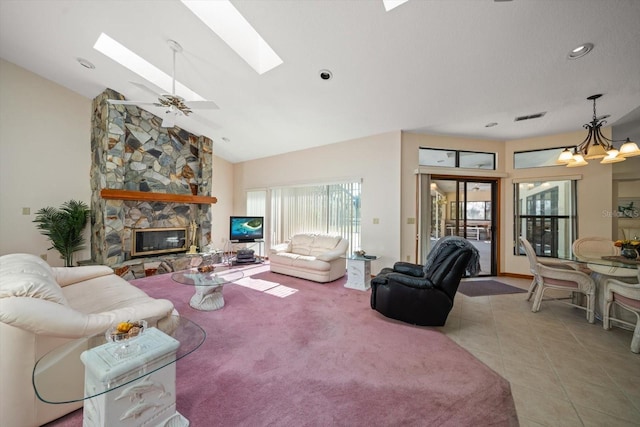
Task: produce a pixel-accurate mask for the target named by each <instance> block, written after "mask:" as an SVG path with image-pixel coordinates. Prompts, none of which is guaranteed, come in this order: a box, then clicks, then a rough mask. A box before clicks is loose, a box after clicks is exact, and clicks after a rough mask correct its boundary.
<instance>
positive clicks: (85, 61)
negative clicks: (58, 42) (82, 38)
mask: <svg viewBox="0 0 640 427" xmlns="http://www.w3.org/2000/svg"><path fill="white" fill-rule="evenodd" d="M76 61H78V63H79V64H80V65H82V66H83V67H84V68H88V69H90V70H93V69H95V68H96V66H95V65H93V64H92V63H91V62H90V61H89V60H88V59H84V58H76Z"/></svg>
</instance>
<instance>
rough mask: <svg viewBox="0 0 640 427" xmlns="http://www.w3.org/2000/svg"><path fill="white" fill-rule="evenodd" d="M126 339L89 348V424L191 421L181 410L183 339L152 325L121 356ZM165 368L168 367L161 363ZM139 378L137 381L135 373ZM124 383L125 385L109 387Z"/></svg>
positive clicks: (180, 423) (86, 409)
mask: <svg viewBox="0 0 640 427" xmlns="http://www.w3.org/2000/svg"><path fill="white" fill-rule="evenodd" d="M122 345H123V342H112V343H107V344H103V345H101V346H98V347H95V348H92V349H90V350H87V351H84V352H83V353H82V355H81V356H80V359H81V360H82V362H83V363H84V365H85V395H87V396H94V397H92V398H90V399H87V401H86V402H85V405H84V421H83V425H84V426H85V427H88V426H101V427H111V426H142V425H171V426H176V427H178V426H188V425H189V421H188V420H187V419H186V418H185V417H183V416H182V415H181V414H180V413H179V412H178V411H176V391H175V388H176V365H175V363H173V362H174V361H175V359H176V351H177V350H178V347H179V346H180V343H179V342H178V341H177V340H175V339H173V338H171V337H170V336H168V335H166V334H164V333H163V332H160V331H159V330H158V329H156V328H149V329H147V330H145V331H144V333H143V334H142V335H140V336H139V337H137V338H135V339H134V340H132V341H131V343H130V344H129V345H130V346H135V349H134V351H132V354H130V355H127V356H121V355H119V353H118V349H119V348H120V347H121V346H122ZM159 368H162V369H159ZM132 377H133V378H138V379H137V380H135V381H133V382H132V381H131V378H132ZM121 384H126V385H124V386H122V387H121V388H120V389H119V390H117V391H114V392H113V393H105V391H108V390H111V389H113V388H115V387H118V386H120V385H121Z"/></svg>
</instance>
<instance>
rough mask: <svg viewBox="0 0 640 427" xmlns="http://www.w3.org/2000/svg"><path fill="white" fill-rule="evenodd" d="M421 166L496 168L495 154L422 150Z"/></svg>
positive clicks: (420, 154)
mask: <svg viewBox="0 0 640 427" xmlns="http://www.w3.org/2000/svg"><path fill="white" fill-rule="evenodd" d="M418 161H419V164H420V166H442V167H450V168H471V169H490V170H495V168H496V155H495V153H482V152H476V151H461V150H445V149H440V148H422V147H420V150H419V151H418Z"/></svg>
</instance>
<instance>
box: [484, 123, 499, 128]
mask: <svg viewBox="0 0 640 427" xmlns="http://www.w3.org/2000/svg"><path fill="white" fill-rule="evenodd" d="M494 126H498V123H496V122H491V123H487V124H486V125H484V127H486V128H492V127H494Z"/></svg>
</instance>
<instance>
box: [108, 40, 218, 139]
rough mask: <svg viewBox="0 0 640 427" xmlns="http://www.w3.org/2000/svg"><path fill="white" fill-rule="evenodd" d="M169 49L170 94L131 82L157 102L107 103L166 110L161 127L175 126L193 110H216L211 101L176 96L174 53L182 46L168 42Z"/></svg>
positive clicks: (112, 101)
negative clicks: (180, 118)
mask: <svg viewBox="0 0 640 427" xmlns="http://www.w3.org/2000/svg"><path fill="white" fill-rule="evenodd" d="M167 43H168V44H169V48H170V49H171V50H172V51H173V73H172V86H171V93H170V94H168V93H163V94H159V93H157V92H155V91H154V90H152V89H149V88H148V87H146V86H145V85H143V84H141V83H134V82H131V83H132V84H133V85H135V86H137V87H139V88H140V89H142V90H145V91H147V92H149V93H151V94H153V95H154V96H156V97H157V98H158V101H157V102H147V101H124V100H117V99H109V100H108V102H109V103H111V104H114V105H137V106H143V105H153V106H155V107H164V108H166V110H165V114H164V117H163V119H162V125H161V126H162V127H173V126H175V119H176V118H177V117H181V116H188V115H189V114H191V113H192V112H193V111H192V110H193V109H209V110H217V109H218V108H219V107H218V105H216V103H215V102H213V101H206V100H204V101H185V99H184V98H183V97H181V96H178V95H176V53H179V52H182V46H180V43H178V42H177V41H175V40H169V41H168V42H167Z"/></svg>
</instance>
